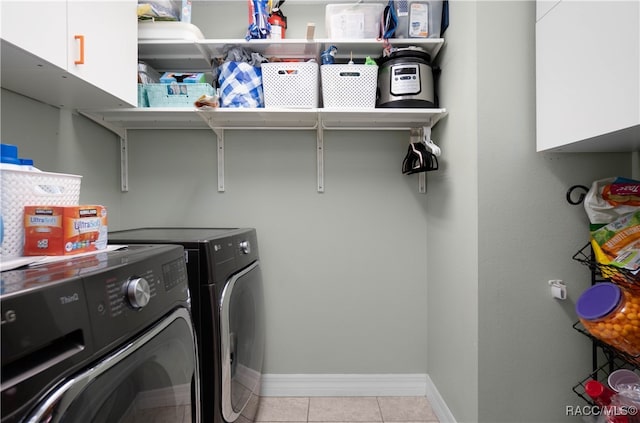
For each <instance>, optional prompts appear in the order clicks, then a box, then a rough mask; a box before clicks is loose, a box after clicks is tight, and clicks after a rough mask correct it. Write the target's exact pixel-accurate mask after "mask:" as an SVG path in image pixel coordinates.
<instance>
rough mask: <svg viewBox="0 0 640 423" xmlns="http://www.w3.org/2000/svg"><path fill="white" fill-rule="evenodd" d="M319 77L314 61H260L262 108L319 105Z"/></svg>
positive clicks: (309, 107) (308, 107) (301, 107)
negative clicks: (261, 62)
mask: <svg viewBox="0 0 640 423" xmlns="http://www.w3.org/2000/svg"><path fill="white" fill-rule="evenodd" d="M319 86H320V79H319V78H318V63H316V62H276V63H263V64H262V89H263V91H264V107H265V108H275V107H282V108H299V109H311V108H314V107H318V97H319V94H318V92H319Z"/></svg>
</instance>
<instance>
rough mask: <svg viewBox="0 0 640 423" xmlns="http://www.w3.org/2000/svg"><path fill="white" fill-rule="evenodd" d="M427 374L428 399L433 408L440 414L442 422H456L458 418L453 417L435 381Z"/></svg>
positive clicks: (439, 417)
mask: <svg viewBox="0 0 640 423" xmlns="http://www.w3.org/2000/svg"><path fill="white" fill-rule="evenodd" d="M426 376H427V399H428V400H429V404H431V409H432V410H433V412H434V413H435V415H436V416H438V421H439V422H440V423H456V418H455V417H453V414H452V413H451V410H449V407H447V403H445V402H444V398H442V396H441V395H440V392H439V391H438V388H436V385H434V384H433V381H432V380H431V378H430V377H429V375H426Z"/></svg>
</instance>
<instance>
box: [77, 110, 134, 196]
mask: <svg viewBox="0 0 640 423" xmlns="http://www.w3.org/2000/svg"><path fill="white" fill-rule="evenodd" d="M78 113H79V114H80V115H82V116H84V117H86V118H87V119H90V120H92V121H93V122H95V123H97V124H98V125H100V126H102V127H103V128H105V129H107V130H109V131H111V132H113V133H114V134H115V135H117V136H118V137H119V139H120V191H122V192H128V191H129V142H128V138H127V135H128V132H127V128H123V127H120V126H116V125H113V124H112V123H110V122H107V121H106V120H104V119H103V118H100V117H99V116H95V115H93V114H91V113H89V112H82V111H79V112H78Z"/></svg>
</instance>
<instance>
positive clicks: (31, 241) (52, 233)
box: [23, 205, 107, 256]
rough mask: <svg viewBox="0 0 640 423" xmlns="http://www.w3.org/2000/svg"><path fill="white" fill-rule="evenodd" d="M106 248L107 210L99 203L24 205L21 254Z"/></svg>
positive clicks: (35, 254) (59, 254) (66, 252)
mask: <svg viewBox="0 0 640 423" xmlns="http://www.w3.org/2000/svg"><path fill="white" fill-rule="evenodd" d="M106 247H107V209H106V208H105V207H104V206H100V205H81V206H25V208H24V252H23V254H24V255H25V256H64V255H72V254H79V253H86V252H89V251H97V250H102V249H105V248H106Z"/></svg>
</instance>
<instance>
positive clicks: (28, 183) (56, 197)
mask: <svg viewBox="0 0 640 423" xmlns="http://www.w3.org/2000/svg"><path fill="white" fill-rule="evenodd" d="M0 175H1V176H0V179H1V183H0V184H1V186H2V194H1V200H2V203H1V205H2V223H3V226H4V228H3V239H2V247H1V248H0V255H1V256H2V257H10V256H21V255H22V248H23V245H24V207H25V206H30V205H34V206H36V205H46V206H75V205H78V202H79V200H80V183H81V181H82V176H79V175H69V174H63V173H52V172H39V171H30V170H11V169H2V170H0Z"/></svg>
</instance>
